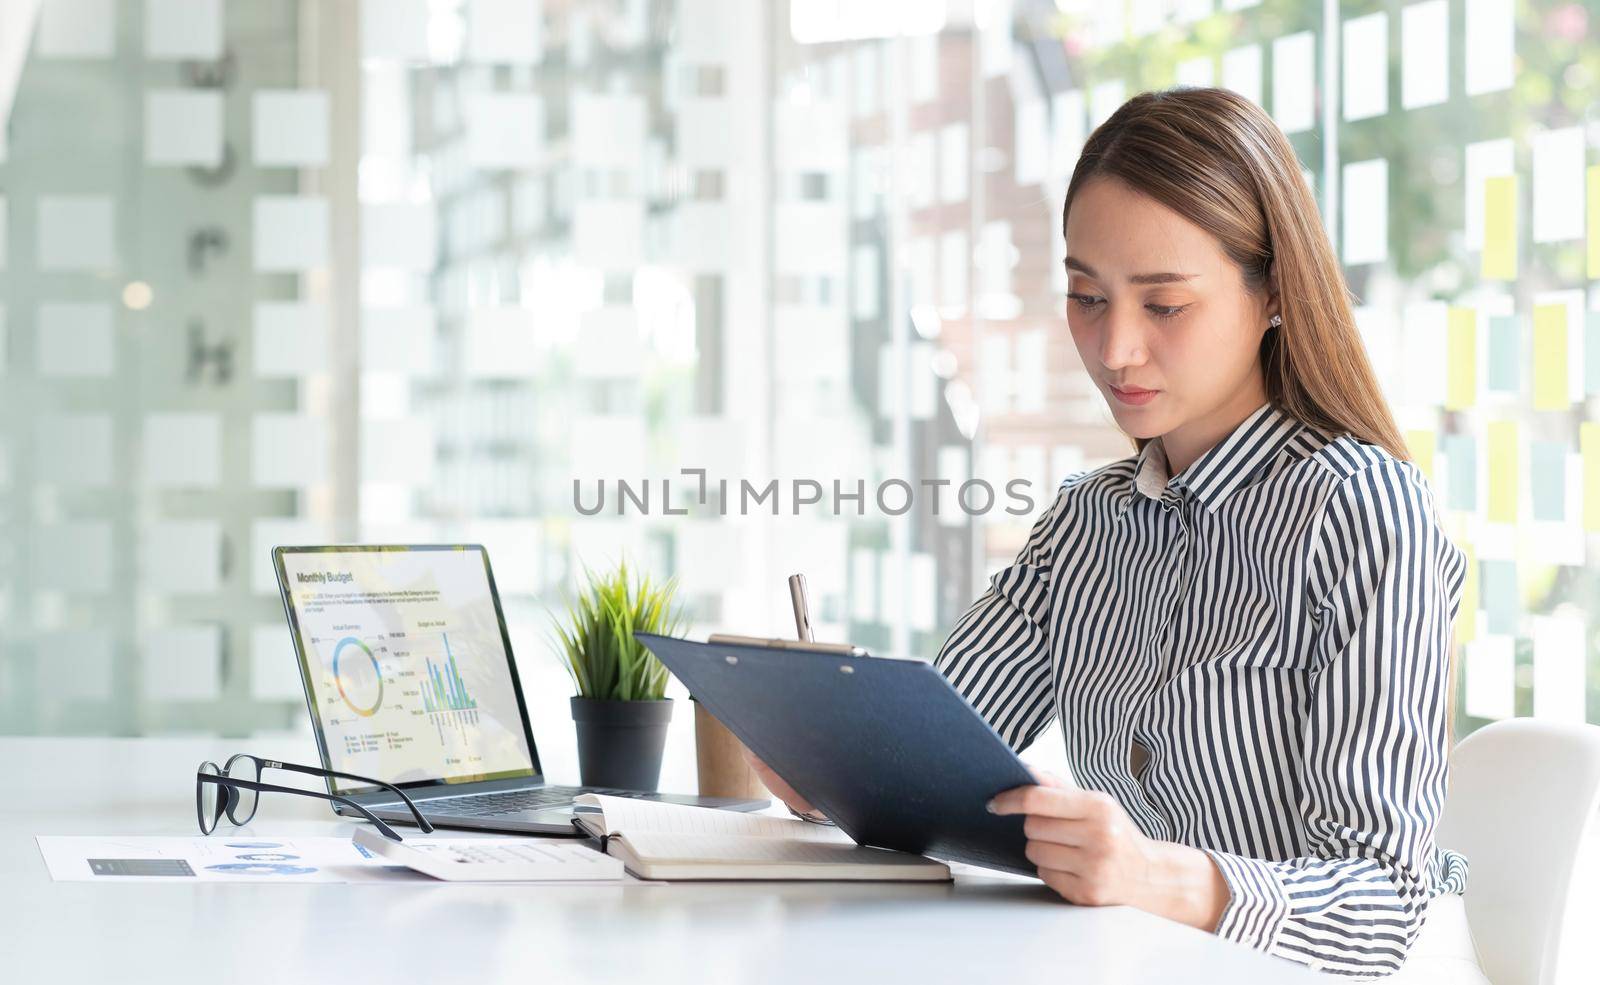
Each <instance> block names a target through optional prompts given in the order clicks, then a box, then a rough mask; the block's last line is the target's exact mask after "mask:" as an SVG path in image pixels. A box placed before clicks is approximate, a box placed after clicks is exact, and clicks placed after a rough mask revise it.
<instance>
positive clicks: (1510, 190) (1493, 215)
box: [1483, 174, 1517, 280]
mask: <svg viewBox="0 0 1600 985" xmlns="http://www.w3.org/2000/svg"><path fill="white" fill-rule="evenodd" d="M1483 277H1484V279H1485V280H1516V279H1517V176H1516V175H1514V174H1504V175H1496V176H1495V177H1493V178H1488V179H1485V180H1484V183H1483Z"/></svg>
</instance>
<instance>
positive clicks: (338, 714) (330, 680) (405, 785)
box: [272, 544, 768, 835]
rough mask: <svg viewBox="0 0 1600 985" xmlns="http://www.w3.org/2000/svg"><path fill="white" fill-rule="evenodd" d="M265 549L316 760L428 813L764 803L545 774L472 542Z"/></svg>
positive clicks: (364, 799) (372, 798) (538, 818)
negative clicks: (611, 799)
mask: <svg viewBox="0 0 1600 985" xmlns="http://www.w3.org/2000/svg"><path fill="white" fill-rule="evenodd" d="M272 561H273V566H274V568H276V570H277V574H278V588H279V592H280V594H281V595H282V596H283V608H284V612H285V614H286V615H287V616H288V619H289V632H290V636H292V637H293V639H294V649H295V655H296V657H297V658H298V659H299V662H300V679H301V682H302V683H303V684H304V686H305V693H306V706H307V707H308V708H309V709H310V711H311V725H312V729H313V731H314V732H315V734H316V737H317V751H318V753H319V754H320V755H321V757H322V765H323V768H324V769H329V770H338V771H340V772H344V773H354V774H356V775H359V776H368V777H373V778H375V779H379V780H383V781H385V782H386V783H392V784H394V785H395V786H397V787H400V788H401V789H403V790H404V791H405V792H406V795H407V796H409V797H410V798H411V799H412V800H413V801H415V802H416V804H417V808H418V809H419V810H420V811H421V812H422V813H423V814H425V815H426V816H427V818H428V820H429V821H430V822H432V823H433V824H435V825H438V826H440V827H447V828H470V829H476V830H482V831H503V832H518V833H528V834H563V835H576V834H578V832H577V830H576V829H575V828H574V826H573V824H572V820H573V817H574V815H575V813H576V812H577V811H578V810H579V808H576V807H575V806H574V804H573V802H572V800H573V798H574V797H576V796H578V795H579V794H583V793H604V794H611V795H613V796H620V797H637V798H640V799H645V800H657V801H663V802H666V803H672V804H689V805H693V806H698V807H720V808H724V809H730V810H737V811H753V810H760V809H761V808H764V807H766V806H767V803H768V802H767V801H765V800H737V799H730V798H725V797H697V796H690V795H683V794H659V793H647V792H640V791H632V790H614V789H609V788H602V787H581V786H579V787H573V786H556V785H553V784H548V783H546V782H545V781H544V771H543V769H542V768H541V766H540V763H539V752H538V748H537V747H536V746H535V745H534V741H533V729H532V728H531V726H530V725H529V721H528V706H527V703H526V702H525V701H524V700H523V696H522V684H521V682H520V681H519V680H518V679H517V665H516V661H515V660H513V659H512V655H511V637H510V635H509V634H508V633H507V632H506V620H505V614H504V612H503V611H502V609H501V606H500V594H499V592H498V591H497V590H496V589H495V583H494V573H493V572H492V571H491V569H490V567H489V555H488V552H487V551H485V550H484V549H483V547H482V546H480V545H477V544H427V545H363V546H332V547H278V548H275V549H274V550H273V552H272ZM328 792H329V793H331V794H336V795H338V796H341V797H347V798H349V799H350V800H351V801H353V802H355V803H358V804H360V805H361V806H363V807H365V808H366V809H367V810H370V811H371V812H372V813H374V814H376V815H377V816H378V817H381V818H383V819H384V820H385V821H389V822H400V823H411V822H412V820H413V818H412V816H411V812H410V811H409V810H406V809H405V805H404V804H402V803H401V802H400V801H398V800H396V799H395V797H394V795H393V794H392V793H389V792H387V791H385V790H383V789H382V788H381V787H373V786H370V785H365V784H351V783H350V782H349V781H347V780H341V779H333V778H330V779H329V780H328ZM334 811H335V813H339V814H343V815H347V816H351V817H358V816H359V815H358V814H357V813H356V812H355V811H352V810H350V809H349V808H348V807H345V806H344V805H342V804H335V805H334Z"/></svg>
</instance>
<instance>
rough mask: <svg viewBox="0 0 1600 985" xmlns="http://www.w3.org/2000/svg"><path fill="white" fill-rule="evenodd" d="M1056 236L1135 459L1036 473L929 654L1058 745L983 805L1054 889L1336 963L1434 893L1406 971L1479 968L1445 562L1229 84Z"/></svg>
mask: <svg viewBox="0 0 1600 985" xmlns="http://www.w3.org/2000/svg"><path fill="white" fill-rule="evenodd" d="M1064 223H1065V229H1064V232H1065V235H1066V241H1067V252H1068V256H1067V259H1066V265H1067V270H1068V274H1069V281H1070V283H1069V294H1068V309H1067V323H1068V325H1069V327H1070V328H1071V331H1072V338H1073V342H1074V343H1075V344H1076V346H1077V349H1078V353H1079V355H1080V356H1081V357H1082V359H1083V364H1084V367H1085V369H1086V370H1087V372H1088V373H1089V375H1090V376H1091V377H1092V378H1093V380H1094V382H1095V385H1096V386H1098V387H1099V388H1100V391H1101V392H1102V394H1104V396H1105V399H1106V402H1107V403H1108V404H1109V406H1110V408H1111V412H1112V415H1113V416H1114V417H1115V418H1116V421H1117V424H1118V425H1119V426H1120V427H1121V428H1122V429H1123V430H1124V431H1125V432H1127V433H1128V434H1129V435H1130V436H1131V437H1132V438H1133V439H1134V441H1135V444H1136V446H1137V449H1138V454H1137V455H1135V456H1133V457H1130V458H1126V459H1123V460H1121V461H1118V462H1115V463H1113V464H1111V465H1108V466H1105V467H1103V468H1100V469H1096V470H1094V471H1091V472H1087V473H1082V474H1078V475H1074V476H1071V477H1069V478H1068V479H1067V480H1066V481H1065V482H1063V483H1062V485H1061V487H1060V489H1059V491H1058V494H1057V496H1056V498H1055V500H1054V502H1053V503H1052V504H1051V506H1050V508H1049V509H1047V510H1046V511H1045V512H1044V514H1043V515H1042V516H1041V517H1040V518H1039V520H1038V522H1037V523H1036V524H1035V525H1034V527H1033V531H1032V534H1031V536H1030V537H1029V539H1028V542H1027V544H1026V546H1025V547H1024V548H1023V550H1022V552H1021V553H1020V554H1019V555H1018V557H1017V560H1016V562H1015V563H1014V564H1012V565H1011V566H1009V567H1007V568H1004V569H1002V570H1001V571H1000V572H999V573H997V574H996V575H995V576H994V577H993V578H992V580H991V582H990V585H989V588H988V590H987V591H986V592H985V593H984V594H983V596H982V597H981V598H979V599H978V601H977V602H976V603H975V604H974V605H973V606H972V608H971V609H970V610H968V611H967V613H966V614H965V615H964V616H962V617H961V619H960V620H959V621H958V622H957V624H956V626H955V629H954V631H953V632H952V633H951V634H950V637H949V639H948V640H947V641H946V643H945V645H944V647H943V650H942V652H941V653H940V654H939V658H938V666H939V667H940V669H941V670H942V671H943V672H944V673H945V675H946V676H947V677H948V678H949V679H950V680H951V682H952V683H953V684H954V685H955V687H956V688H957V689H959V690H960V691H961V692H962V693H963V694H965V695H966V696H967V698H968V700H970V701H971V702H972V704H973V706H974V707H975V708H976V709H977V710H978V712H979V713H980V714H982V715H983V716H984V717H985V718H986V719H987V720H988V721H989V722H990V723H991V724H992V725H993V726H994V728H995V730H996V731H997V732H999V734H1000V735H1001V736H1002V737H1003V738H1005V740H1006V741H1007V742H1009V743H1010V744H1011V745H1012V746H1013V747H1015V748H1017V749H1021V748H1022V747H1024V746H1026V745H1027V744H1028V743H1029V742H1030V741H1031V740H1032V739H1033V738H1034V737H1035V736H1036V735H1038V734H1039V733H1040V732H1041V731H1042V730H1043V729H1044V728H1045V727H1046V726H1047V725H1048V724H1049V723H1050V722H1051V721H1053V720H1055V719H1056V718H1058V717H1059V719H1060V721H1061V724H1062V728H1063V731H1064V732H1065V737H1066V747H1067V749H1066V751H1067V759H1068V762H1069V764H1070V765H1071V768H1072V772H1073V774H1074V777H1075V779H1076V781H1077V783H1078V784H1080V785H1081V788H1080V787H1075V786H1073V785H1071V784H1069V783H1066V782H1065V781H1060V780H1056V779H1054V778H1049V777H1043V776H1041V777H1040V781H1041V782H1040V784H1039V785H1037V786H1028V787H1019V788H1017V789H1014V790H1009V791H1006V792H1004V793H1002V794H1000V795H999V796H997V797H995V799H994V800H993V801H992V802H991V804H990V809H991V810H993V811H995V812H997V813H1001V814H1021V815H1025V821H1024V826H1025V832H1026V835H1027V838H1028V845H1027V851H1028V857H1029V858H1030V859H1031V860H1032V861H1033V862H1034V863H1035V864H1037V865H1038V867H1039V876H1040V878H1041V879H1043V880H1044V882H1045V883H1046V884H1047V885H1049V886H1050V887H1051V888H1052V889H1054V890H1055V891H1056V892H1057V893H1059V894H1060V895H1061V896H1062V897H1064V898H1066V899H1067V900H1070V901H1072V902H1075V903H1083V904H1092V905H1100V904H1128V905H1132V906H1135V907H1139V908H1142V909H1145V910H1148V911H1150V912H1152V913H1156V914H1159V915H1162V916H1165V917H1168V918H1171V919H1174V920H1179V921H1182V922H1184V923H1187V924H1190V925H1192V926H1195V927H1199V928H1202V929H1204V930H1207V931H1214V932H1215V933H1217V934H1218V935H1220V936H1222V937H1226V938H1230V939H1232V940H1236V941H1240V942H1243V943H1246V944H1249V945H1252V946H1254V947H1257V948H1260V949H1262V950H1265V951H1268V952H1270V953H1273V954H1277V955H1280V956H1282V957H1285V958H1289V959H1291V960H1294V961H1298V962H1302V963H1305V964H1308V965H1311V966H1313V967H1317V968H1321V969H1325V970H1327V971H1330V972H1335V973H1339V974H1342V975H1354V976H1362V977H1370V976H1375V975H1381V974H1385V973H1388V972H1392V971H1394V970H1395V969H1397V968H1399V967H1400V966H1401V964H1402V962H1404V961H1405V959H1406V957H1407V954H1408V952H1409V951H1410V950H1412V948H1413V945H1414V943H1415V942H1416V941H1417V940H1418V936H1419V933H1420V932H1421V930H1422V928H1423V924H1424V920H1425V918H1426V917H1427V916H1428V914H1429V913H1430V911H1434V912H1436V913H1438V914H1439V915H1440V920H1439V926H1437V927H1434V926H1430V928H1429V934H1428V935H1427V939H1428V940H1429V941H1431V942H1432V944H1433V945H1434V949H1435V950H1437V949H1438V948H1439V947H1444V948H1446V949H1448V948H1449V947H1451V946H1454V947H1455V948H1456V949H1457V952H1456V953H1455V955H1454V956H1453V957H1452V956H1451V955H1446V956H1445V957H1443V958H1441V959H1440V962H1442V963H1440V962H1436V963H1435V965H1434V966H1435V968H1436V969H1437V968H1443V969H1445V971H1446V973H1447V974H1448V975H1449V976H1451V977H1449V980H1464V981H1472V980H1478V979H1475V978H1473V977H1472V976H1473V975H1474V974H1475V972H1474V971H1473V969H1474V968H1475V963H1474V962H1473V960H1472V954H1471V944H1470V939H1469V938H1467V937H1466V936H1465V915H1464V910H1463V908H1462V907H1461V904H1460V897H1459V895H1456V894H1459V893H1460V892H1461V890H1462V889H1463V887H1464V885H1465V878H1466V869H1467V866H1466V861H1465V860H1464V859H1463V858H1461V857H1460V856H1459V855H1456V854H1454V853H1452V852H1448V851H1444V850H1441V849H1439V848H1438V847H1436V846H1435V844H1434V840H1433V831H1434V827H1435V825H1436V823H1437V821H1438V819H1439V812H1440V808H1441V805H1442V804H1443V801H1444V795H1445V775H1446V760H1447V753H1448V751H1449V748H1450V711H1449V708H1450V683H1451V680H1450V679H1451V674H1450V652H1451V623H1452V621H1453V619H1454V617H1455V614H1456V610H1457V608H1458V605H1459V602H1460V597H1461V590H1462V585H1463V578H1464V573H1465V564H1464V560H1463V555H1462V552H1461V551H1460V550H1458V549H1457V548H1456V547H1455V546H1453V545H1452V544H1451V543H1450V542H1449V540H1448V539H1447V538H1446V537H1445V535H1444V533H1443V532H1442V531H1441V530H1440V528H1439V524H1438V518H1437V515H1436V512H1435V507H1434V503H1433V499H1432V496H1431V494H1430V492H1429V489H1428V485H1427V482H1426V480H1425V478H1424V477H1423V475H1422V473H1421V472H1420V471H1419V470H1418V469H1417V467H1416V466H1415V465H1413V464H1411V462H1409V461H1408V460H1407V454H1406V449H1405V445H1404V442H1403V441H1402V439H1401V436H1400V434H1399V432H1398V430H1397V429H1396V427H1395V423H1394V420H1393V418H1392V417H1391V415H1390V412H1389V409H1388V407H1387V406H1386V405H1385V403H1384V400H1383V397H1382V395H1381V393H1380V391H1379V387H1378V385H1377V383H1376V381H1375V380H1374V378H1373V374H1372V370H1371V368H1370V366H1369V364H1368V361H1367V358H1366V355H1365V353H1364V351H1363V348H1362V343H1361V339H1360V336H1359V335H1358V334H1357V331H1356V327H1355V323H1354V319H1353V316H1352V313H1351V308H1350V302H1349V298H1348V295H1347V291H1346V288H1345V285H1344V282H1343V279H1342V276H1341V272H1340V269H1339V265H1338V263H1337V261H1336V260H1335V258H1334V252H1333V250H1332V248H1331V246H1330V244H1329V242H1328V239H1327V237H1326V235H1325V233H1324V232H1323V228H1322V225H1321V223H1320V220H1319V217H1318V214H1317V208H1316V204H1315V202H1314V201H1313V199H1312V195H1311V191H1310V189H1309V188H1308V187H1307V185H1306V182H1305V181H1304V179H1303V178H1302V177H1301V172H1300V165H1299V162H1298V161H1297V160H1296V158H1295V155H1294V152H1293V150H1292V149H1291V147H1290V145H1289V142H1288V140H1287V139H1286V138H1285V137H1284V135H1283V133H1282V132H1281V131H1280V130H1279V129H1278V128H1277V126H1276V125H1275V124H1274V123H1273V122H1272V121H1271V119H1270V118H1269V117H1268V116H1267V115H1266V114H1265V113H1264V112H1262V111H1261V110H1260V109H1259V108H1258V107H1256V106H1255V105H1253V104H1252V103H1250V102H1249V101H1248V100H1245V99H1243V98H1241V97H1239V96H1237V95H1235V94H1233V93H1231V92H1227V91H1224V90H1218V89H1177V90H1171V91H1166V92H1157V93H1147V94H1144V95H1140V96H1138V97H1135V98H1134V99H1132V100H1130V101H1129V102H1128V103H1127V104H1126V105H1124V106H1123V107H1122V108H1121V109H1119V110H1118V111H1117V112H1116V113H1115V114H1114V115H1113V116H1112V117H1111V118H1110V119H1109V120H1107V121H1106V122H1105V123H1104V124H1102V125H1101V126H1100V127H1099V128H1098V129H1097V130H1096V131H1095V132H1094V134H1093V135H1092V136H1091V137H1090V139H1089V141H1088V143H1087V144H1086V145H1085V147H1084V149H1083V154H1082V157H1081V158H1080V160H1079V162H1078V165H1077V168H1076V170H1075V171H1074V173H1073V176H1072V181H1071V184H1070V186H1069V188H1068V191H1067V198H1066V207H1065V212H1064ZM765 776H766V778H767V779H768V780H769V783H770V785H771V787H772V788H773V790H774V792H775V793H777V794H779V796H781V797H783V798H784V799H785V800H786V801H788V802H789V803H790V805H791V807H793V808H794V809H795V810H797V811H800V812H806V811H809V810H810V805H809V804H807V803H806V802H805V800H804V798H802V797H800V796H799V795H797V794H795V793H794V791H793V790H791V789H790V788H788V786H787V785H786V784H784V783H783V781H782V780H781V779H779V778H778V777H776V776H774V775H772V774H771V772H770V771H765ZM1441 897H1442V899H1441ZM1440 941H1444V943H1443V944H1440V943H1439V942H1440ZM1463 941H1464V942H1465V943H1464V944H1462V942H1463ZM1462 948H1464V950H1462ZM1453 959H1459V961H1458V963H1454V964H1452V963H1451V961H1452V960H1453ZM1417 971H1420V969H1414V970H1408V974H1415V973H1416V972H1417ZM1458 972H1459V974H1457V973H1458ZM1436 980H1437V979H1436Z"/></svg>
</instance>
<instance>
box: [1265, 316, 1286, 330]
mask: <svg viewBox="0 0 1600 985" xmlns="http://www.w3.org/2000/svg"><path fill="white" fill-rule="evenodd" d="M1267 324H1268V325H1269V326H1271V327H1273V328H1277V327H1278V326H1279V325H1282V324H1283V316H1282V315H1273V316H1272V320H1271V321H1269V322H1267Z"/></svg>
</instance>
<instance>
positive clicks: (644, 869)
mask: <svg viewBox="0 0 1600 985" xmlns="http://www.w3.org/2000/svg"><path fill="white" fill-rule="evenodd" d="M575 800H576V802H577V803H578V804H580V805H582V806H584V807H598V808H599V809H600V813H598V814H594V813H584V812H580V813H579V814H578V815H577V824H578V826H579V827H581V828H583V829H584V830H585V831H587V832H588V833H590V834H592V835H594V836H595V837H597V838H602V839H603V840H604V841H605V846H606V847H605V850H606V854H608V855H614V856H616V857H617V858H620V859H621V860H622V863H623V865H625V866H627V868H628V871H629V872H632V873H633V874H634V875H636V876H638V877H640V878H642V879H853V880H871V879H878V880H894V881H917V882H923V881H927V882H938V881H947V880H949V879H950V867H949V866H947V865H945V864H944V863H943V862H935V861H934V860H933V859H929V858H923V857H922V856H921V855H910V854H907V853H905V852H893V851H889V850H888V849H884V848H866V847H863V846H861V845H857V844H856V843H855V842H853V841H851V840H850V839H849V837H848V836H846V835H845V833H844V832H842V831H840V830H839V829H838V828H834V827H830V826H828V825H820V824H810V823H807V822H805V821H801V820H797V819H791V818H786V817H772V816H770V815H762V814H741V813H737V812H734V811H719V810H716V809H714V808H710V807H686V806H684V805H681V804H663V803H658V802H655V801H649V800H633V799H630V798H626V797H607V796H605V795H603V794H580V795H579V796H578V797H577V798H575Z"/></svg>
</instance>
